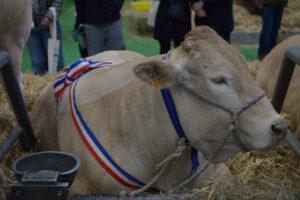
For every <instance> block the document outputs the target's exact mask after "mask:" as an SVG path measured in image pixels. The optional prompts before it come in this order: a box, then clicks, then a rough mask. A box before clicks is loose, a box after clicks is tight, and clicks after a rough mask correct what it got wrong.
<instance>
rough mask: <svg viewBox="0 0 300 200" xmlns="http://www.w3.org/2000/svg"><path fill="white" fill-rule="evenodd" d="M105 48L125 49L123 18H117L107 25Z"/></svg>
mask: <svg viewBox="0 0 300 200" xmlns="http://www.w3.org/2000/svg"><path fill="white" fill-rule="evenodd" d="M105 38H106V39H105V47H106V48H105V50H124V49H125V45H124V41H123V35H122V30H121V20H117V21H115V22H113V23H111V24H109V25H106V27H105Z"/></svg>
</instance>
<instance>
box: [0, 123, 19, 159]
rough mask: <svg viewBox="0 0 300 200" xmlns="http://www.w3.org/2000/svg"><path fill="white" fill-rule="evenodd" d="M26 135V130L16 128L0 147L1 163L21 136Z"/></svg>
mask: <svg viewBox="0 0 300 200" xmlns="http://www.w3.org/2000/svg"><path fill="white" fill-rule="evenodd" d="M22 134H24V130H23V129H22V128H20V127H17V128H15V129H14V130H13V131H12V132H11V133H10V134H9V135H8V136H7V138H6V139H5V140H4V142H3V143H2V144H1V145H0V161H1V160H2V159H3V158H4V156H5V155H6V154H7V153H8V152H9V150H10V149H11V147H12V146H13V145H14V143H15V142H16V140H17V139H18V138H19V136H20V135H22Z"/></svg>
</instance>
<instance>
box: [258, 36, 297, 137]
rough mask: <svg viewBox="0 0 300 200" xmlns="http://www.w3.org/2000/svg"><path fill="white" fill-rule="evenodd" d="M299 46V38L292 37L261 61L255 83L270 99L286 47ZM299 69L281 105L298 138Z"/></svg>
mask: <svg viewBox="0 0 300 200" xmlns="http://www.w3.org/2000/svg"><path fill="white" fill-rule="evenodd" d="M290 46H300V36H292V37H290V38H288V39H287V40H285V41H283V42H281V43H280V44H278V45H277V46H276V47H275V48H274V49H273V50H272V51H271V52H270V54H268V55H267V56H266V58H265V59H264V60H263V61H262V63H261V65H260V68H259V71H258V76H257V82H258V84H259V86H260V87H261V88H262V89H264V90H265V91H266V92H267V94H268V96H269V97H271V96H272V94H273V91H274V88H275V85H276V81H277V77H278V73H279V70H280V67H281V64H282V61H283V58H284V54H285V52H286V50H287V48H288V47H290ZM299 88H300V69H299V66H298V67H296V69H295V72H294V74H293V77H292V80H291V83H290V86H289V89H288V93H287V96H286V99H285V102H284V105H283V111H284V112H287V113H288V114H290V115H291V117H292V121H293V122H294V124H295V125H296V129H297V130H296V135H297V136H298V137H300V93H299V92H298V90H299Z"/></svg>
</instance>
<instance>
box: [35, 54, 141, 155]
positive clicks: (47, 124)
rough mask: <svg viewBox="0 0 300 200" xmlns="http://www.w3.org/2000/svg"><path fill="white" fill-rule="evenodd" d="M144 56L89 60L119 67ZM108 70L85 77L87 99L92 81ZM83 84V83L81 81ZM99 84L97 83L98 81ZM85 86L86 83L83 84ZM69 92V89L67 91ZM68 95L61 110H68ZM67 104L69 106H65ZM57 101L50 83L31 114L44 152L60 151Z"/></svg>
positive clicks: (116, 55)
mask: <svg viewBox="0 0 300 200" xmlns="http://www.w3.org/2000/svg"><path fill="white" fill-rule="evenodd" d="M143 58H144V56H142V55H141V54H138V53H135V52H130V51H106V52H102V53H99V54H96V55H94V56H92V57H89V58H88V59H91V60H93V61H99V60H111V61H113V62H114V65H116V67H118V66H119V65H120V64H122V63H126V62H129V61H134V60H140V59H143ZM106 70H107V69H95V70H94V71H93V72H91V73H88V74H87V76H88V77H84V79H88V80H87V81H88V82H89V83H88V84H89V85H90V86H89V87H84V89H83V90H85V89H86V91H85V92H86V97H87V98H88V97H89V96H91V94H93V93H91V92H90V91H91V90H89V89H90V88H91V87H92V85H91V84H92V83H93V81H91V82H90V80H95V79H98V78H100V77H101V76H102V74H103V75H104V73H105V71H106ZM80 82H81V81H80ZM96 82H97V81H96ZM80 85H85V81H83V84H81V83H80ZM105 87H106V84H103V88H105ZM66 90H68V88H67V89H66ZM67 95H68V91H65V93H64V95H63V98H62V101H61V104H60V110H64V109H68V108H69V106H68V100H67V99H65V100H64V97H66V96H67ZM65 104H67V105H65ZM56 108H57V106H56V100H55V98H54V91H53V83H50V84H49V85H48V86H47V87H46V88H45V89H44V91H43V92H42V93H41V94H40V96H39V97H38V99H37V101H36V103H35V104H34V106H33V109H32V114H31V121H32V124H33V129H34V132H35V135H36V136H37V138H38V140H39V147H40V149H42V150H58V149H59V145H58V139H57V122H56V120H57V110H56Z"/></svg>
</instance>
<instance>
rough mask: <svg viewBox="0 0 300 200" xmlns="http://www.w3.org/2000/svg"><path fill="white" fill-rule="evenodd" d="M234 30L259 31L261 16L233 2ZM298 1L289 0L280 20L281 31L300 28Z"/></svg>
mask: <svg viewBox="0 0 300 200" xmlns="http://www.w3.org/2000/svg"><path fill="white" fill-rule="evenodd" d="M233 13H234V22H235V30H237V31H245V32H253V31H260V29H261V18H260V16H258V15H251V14H250V13H249V12H248V11H247V10H246V9H245V8H243V7H241V6H239V5H236V4H234V6H233ZM299 16H300V1H299V0H289V4H288V7H287V8H285V10H284V14H283V20H282V26H281V31H290V30H299V29H300V17H299Z"/></svg>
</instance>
